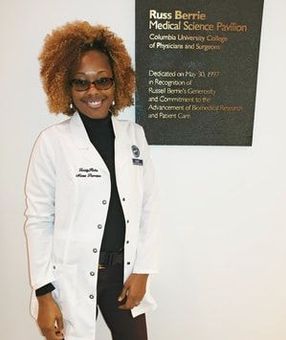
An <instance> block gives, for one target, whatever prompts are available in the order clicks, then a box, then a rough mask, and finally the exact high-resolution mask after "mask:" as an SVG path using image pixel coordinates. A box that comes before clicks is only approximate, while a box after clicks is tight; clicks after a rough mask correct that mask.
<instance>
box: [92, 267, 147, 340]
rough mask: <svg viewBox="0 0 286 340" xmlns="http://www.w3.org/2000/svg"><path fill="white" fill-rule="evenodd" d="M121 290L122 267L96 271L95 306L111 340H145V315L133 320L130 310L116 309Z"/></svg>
mask: <svg viewBox="0 0 286 340" xmlns="http://www.w3.org/2000/svg"><path fill="white" fill-rule="evenodd" d="M122 288H123V265H122V264H115V265H113V266H108V267H106V268H105V269H99V270H98V282H97V306H98V307H99V309H100V311H101V313H102V316H103V318H104V320H105V322H106V324H107V326H108V328H109V329H110V331H111V334H112V339H113V340H147V328H146V318H145V314H141V315H139V316H137V317H136V318H133V317H132V315H131V311H130V310H121V309H119V308H118V306H119V305H120V302H118V300H117V299H118V296H119V295H120V293H121V290H122Z"/></svg>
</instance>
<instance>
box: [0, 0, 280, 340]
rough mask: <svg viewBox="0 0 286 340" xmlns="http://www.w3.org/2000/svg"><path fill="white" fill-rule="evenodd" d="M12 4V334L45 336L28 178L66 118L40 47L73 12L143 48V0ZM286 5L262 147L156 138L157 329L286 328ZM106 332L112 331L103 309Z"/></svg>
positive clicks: (255, 339) (5, 111)
mask: <svg viewBox="0 0 286 340" xmlns="http://www.w3.org/2000/svg"><path fill="white" fill-rule="evenodd" d="M0 7H1V10H0V44H1V54H0V79H1V80H0V95H1V100H0V114H1V124H0V129H1V132H0V138H1V140H0V143H1V144H0V145H1V176H0V180H1V214H0V216H1V229H0V252H1V256H0V265H1V272H2V273H1V279H0V285H1V286H0V287H1V310H0V326H1V327H0V332H1V334H0V337H1V339H3V340H15V339H23V340H26V339H27V340H36V339H39V338H40V336H39V332H38V330H37V328H36V327H35V325H34V322H33V321H32V320H31V319H30V317H29V315H28V303H29V294H30V290H29V284H28V274H27V258H26V248H25V239H24V234H23V223H24V216H23V211H24V192H23V186H24V180H25V172H26V167H27V163H28V157H29V154H30V151H31V148H32V144H33V142H34V140H35V137H36V136H37V134H38V133H39V131H40V130H41V129H43V128H44V127H46V126H47V125H50V124H51V123H53V122H55V121H57V120H58V119H63V117H59V118H56V117H54V116H51V115H49V114H48V111H47V107H46V104H45V97H44V94H43V91H42V90H41V85H40V81H39V76H38V62H37V56H38V54H39V51H40V49H41V46H42V41H43V38H44V36H45V35H46V33H48V32H49V31H50V30H51V29H52V28H54V27H56V26H59V25H62V24H64V23H65V22H66V21H70V20H73V19H87V20H88V21H90V22H93V23H96V22H100V23H103V24H106V25H109V26H110V27H111V29H112V30H114V31H115V32H117V33H118V34H119V35H120V36H122V37H123V38H124V40H125V42H126V45H127V47H128V49H129V51H130V53H131V55H132V56H134V0H121V1H112V0H105V1H92V0H81V1H77V0H62V1H58V0H49V1H37V0H28V1H16V0H9V1H6V2H5V3H3V2H2V4H1V6H0ZM285 11H286V3H285V2H284V0H265V8H264V21H263V30H262V42H261V55H260V66H259V79H258V93H257V105H256V117H255V129H254V145H253V147H250V148H248V147H208V146H204V147H200V146H185V147H174V146H173V147H171V146H166V147H159V146H157V147H152V153H153V158H154V161H155V164H156V167H157V173H158V177H159V179H160V184H161V196H162V222H163V226H162V234H161V253H162V260H161V262H162V265H161V273H160V274H159V275H158V276H156V277H155V278H154V280H153V293H154V295H155V296H156V297H157V300H158V302H159V306H160V307H159V309H158V310H157V312H155V313H153V314H151V315H150V317H149V328H150V340H174V339H176V340H177V339H178V340H270V339H271V340H285V338H286V327H285V318H286V307H285V306H286V293H285V287H286V269H285V258H286V247H285V243H286V232H285V229H286V228H285V227H286V223H285V222H286V217H285V211H286V210H285V201H286V181H285V173H286V161H285V145H286V134H285V132H284V129H285V128H284V127H285V125H286V110H285V104H284V102H285V93H284V92H285V66H284V63H285V60H286V53H285V51H286V48H285V34H286V27H285V23H286V20H285V16H284V13H285ZM123 116H124V118H126V117H127V118H130V119H131V120H133V119H134V109H130V110H127V111H126V112H125V113H124V115H123ZM99 338H100V339H101V340H108V339H110V337H109V335H108V332H107V330H106V328H105V326H104V324H103V322H102V320H101V321H100V329H99Z"/></svg>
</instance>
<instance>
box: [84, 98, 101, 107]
mask: <svg viewBox="0 0 286 340" xmlns="http://www.w3.org/2000/svg"><path fill="white" fill-rule="evenodd" d="M102 102H103V100H102V99H88V100H86V101H85V103H86V104H87V105H88V106H89V107H90V108H92V109H98V108H99V107H101V105H102Z"/></svg>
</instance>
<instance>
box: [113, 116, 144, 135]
mask: <svg viewBox="0 0 286 340" xmlns="http://www.w3.org/2000/svg"><path fill="white" fill-rule="evenodd" d="M114 119H115V120H116V124H117V125H118V127H120V128H121V129H122V130H125V131H128V132H131V133H136V134H139V135H142V133H143V131H144V130H143V127H142V126H141V125H140V124H138V123H135V122H133V121H131V120H127V119H119V118H117V117H116V118H114Z"/></svg>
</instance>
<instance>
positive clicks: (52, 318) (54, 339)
mask: <svg viewBox="0 0 286 340" xmlns="http://www.w3.org/2000/svg"><path fill="white" fill-rule="evenodd" d="M38 302H39V313H38V319H37V321H38V325H39V327H40V329H41V332H42V334H43V335H44V336H45V337H46V339H47V340H62V339H64V335H63V329H64V323H63V316H62V313H61V311H60V308H59V306H58V305H57V303H56V302H55V300H54V299H53V297H52V294H51V293H48V294H45V295H42V296H38Z"/></svg>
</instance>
